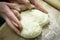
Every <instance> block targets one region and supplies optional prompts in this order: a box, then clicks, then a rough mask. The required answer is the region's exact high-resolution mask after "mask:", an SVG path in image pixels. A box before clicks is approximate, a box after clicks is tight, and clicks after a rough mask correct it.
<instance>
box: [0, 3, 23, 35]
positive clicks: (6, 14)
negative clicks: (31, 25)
mask: <svg viewBox="0 0 60 40" xmlns="http://www.w3.org/2000/svg"><path fill="white" fill-rule="evenodd" d="M19 11H20V8H19V6H18V5H17V4H15V3H6V2H0V16H1V17H3V18H4V19H5V21H6V23H7V24H8V26H9V27H10V28H12V29H13V30H14V31H15V32H16V33H17V34H18V35H19V33H20V31H21V30H22V25H21V23H20V21H19V19H18V18H19V17H20V14H19Z"/></svg>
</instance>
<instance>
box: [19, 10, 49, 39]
mask: <svg viewBox="0 0 60 40" xmlns="http://www.w3.org/2000/svg"><path fill="white" fill-rule="evenodd" d="M48 22H49V19H48V14H45V13H42V12H41V11H39V10H37V9H33V10H28V11H24V12H21V23H22V26H23V30H22V31H21V33H20V35H21V36H22V37H24V38H35V37H37V36H39V35H40V34H41V32H42V26H44V25H45V24H47V23H48Z"/></svg>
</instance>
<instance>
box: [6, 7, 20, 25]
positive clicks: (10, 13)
mask: <svg viewBox="0 0 60 40" xmlns="http://www.w3.org/2000/svg"><path fill="white" fill-rule="evenodd" d="M5 14H6V15H7V16H8V17H9V18H10V19H11V20H13V21H14V22H15V23H17V24H18V25H19V24H20V23H19V20H18V18H17V17H16V16H15V15H14V13H13V12H12V11H11V10H10V9H9V7H8V6H6V7H5Z"/></svg>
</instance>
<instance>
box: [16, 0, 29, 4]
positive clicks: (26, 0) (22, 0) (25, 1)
mask: <svg viewBox="0 0 60 40" xmlns="http://www.w3.org/2000/svg"><path fill="white" fill-rule="evenodd" d="M16 1H17V2H18V3H22V4H25V3H29V1H28V0H16Z"/></svg>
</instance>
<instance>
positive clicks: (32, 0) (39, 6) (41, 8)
mask: <svg viewBox="0 0 60 40" xmlns="http://www.w3.org/2000/svg"><path fill="white" fill-rule="evenodd" d="M29 1H30V2H31V3H32V4H33V5H34V6H35V7H36V8H37V9H39V10H41V11H42V12H44V13H48V12H47V11H46V10H45V9H44V8H43V7H42V6H41V5H40V4H39V3H38V2H37V1H36V0H29Z"/></svg>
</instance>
